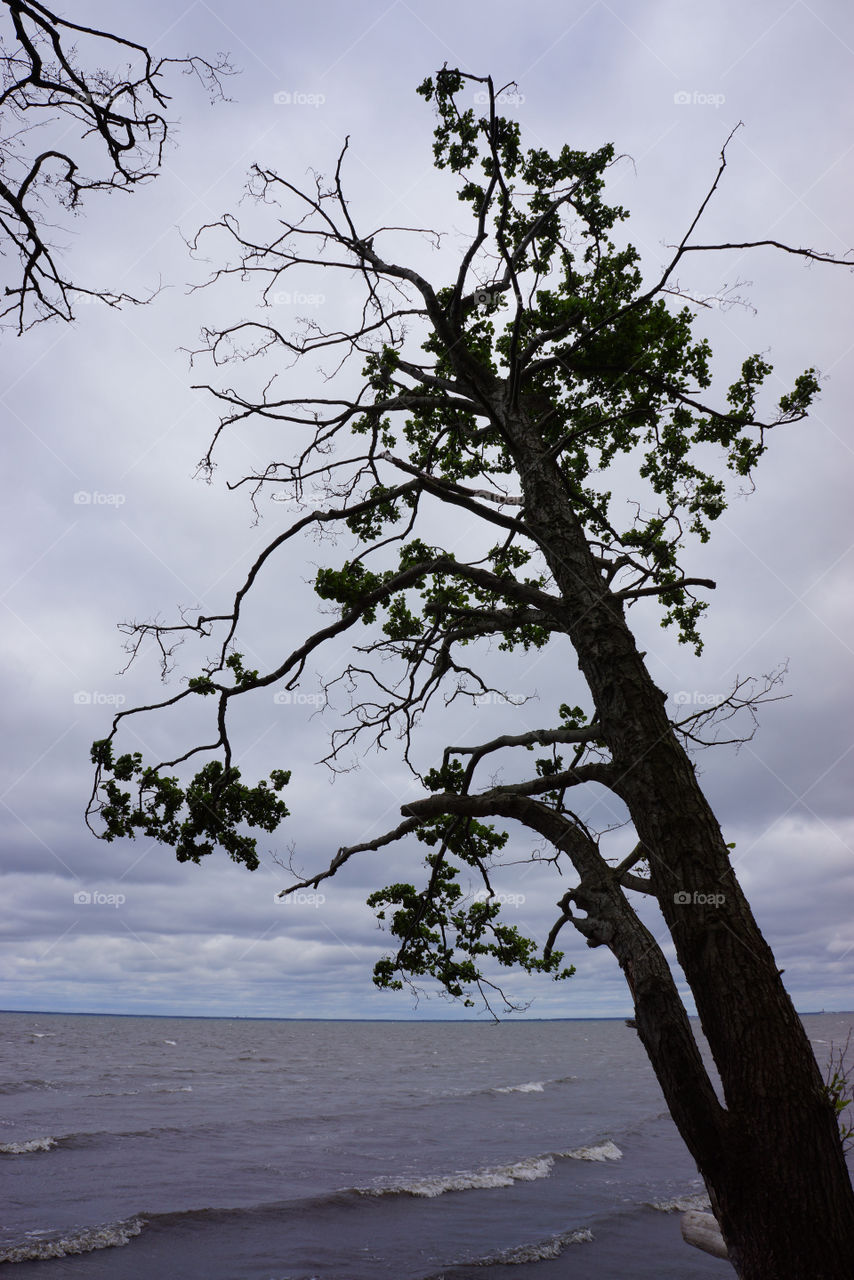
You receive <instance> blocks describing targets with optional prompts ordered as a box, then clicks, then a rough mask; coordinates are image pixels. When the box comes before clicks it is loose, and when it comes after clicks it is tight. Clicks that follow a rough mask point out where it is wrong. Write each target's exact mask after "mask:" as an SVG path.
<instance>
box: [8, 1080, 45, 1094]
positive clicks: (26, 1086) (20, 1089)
mask: <svg viewBox="0 0 854 1280" xmlns="http://www.w3.org/2000/svg"><path fill="white" fill-rule="evenodd" d="M57 1087H58V1086H57V1085H55V1084H53V1083H51V1081H50V1080H3V1081H0V1093H32V1092H33V1091H34V1090H37V1089H56V1088H57Z"/></svg>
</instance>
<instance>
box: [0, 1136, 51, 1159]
mask: <svg viewBox="0 0 854 1280" xmlns="http://www.w3.org/2000/svg"><path fill="white" fill-rule="evenodd" d="M59 1142H60V1139H59V1138H30V1139H29V1141H27V1142H0V1153H1V1154H2V1155H4V1156H23V1155H27V1154H28V1153H29V1152H30V1151H50V1149H51V1147H55V1146H57V1145H58V1143H59Z"/></svg>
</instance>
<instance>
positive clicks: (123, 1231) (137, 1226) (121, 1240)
mask: <svg viewBox="0 0 854 1280" xmlns="http://www.w3.org/2000/svg"><path fill="white" fill-rule="evenodd" d="M144 1226H145V1220H144V1219H142V1218H127V1219H126V1220H125V1221H124V1222H108V1223H105V1224H104V1225H102V1226H98V1227H85V1228H83V1230H81V1231H76V1232H75V1233H74V1234H73V1235H67V1236H59V1237H54V1238H53V1239H41V1240H36V1239H32V1240H28V1241H27V1242H26V1244H18V1245H11V1246H10V1247H9V1248H7V1249H0V1262H35V1261H37V1260H40V1259H46V1258H67V1257H68V1256H69V1255H70V1254H74V1253H92V1252H93V1250H95V1249H112V1248H116V1247H119V1246H121V1245H125V1244H128V1243H129V1241H131V1240H132V1239H133V1237H134V1236H138V1235H139V1233H140V1232H141V1231H142V1229H143V1227H144Z"/></svg>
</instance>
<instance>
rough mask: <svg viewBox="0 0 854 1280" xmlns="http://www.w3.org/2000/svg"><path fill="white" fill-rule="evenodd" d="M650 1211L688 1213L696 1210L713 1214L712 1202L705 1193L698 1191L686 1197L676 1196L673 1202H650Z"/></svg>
mask: <svg viewBox="0 0 854 1280" xmlns="http://www.w3.org/2000/svg"><path fill="white" fill-rule="evenodd" d="M648 1204H649V1207H650V1209H658V1211H659V1213H688V1212H689V1211H690V1210H691V1209H696V1210H697V1211H698V1212H699V1213H711V1210H712V1202H711V1200H710V1199H709V1197H708V1196H707V1195H706V1193H705V1191H696V1192H693V1193H691V1194H689V1195H685V1196H674V1197H673V1199H672V1200H656V1201H648Z"/></svg>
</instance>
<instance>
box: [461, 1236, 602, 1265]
mask: <svg viewBox="0 0 854 1280" xmlns="http://www.w3.org/2000/svg"><path fill="white" fill-rule="evenodd" d="M593 1238H594V1237H593V1232H592V1231H590V1230H589V1229H588V1228H587V1227H583V1228H581V1229H580V1230H578V1231H562V1232H561V1234H560V1235H557V1236H549V1238H548V1239H547V1240H538V1241H536V1242H535V1243H534V1244H523V1245H519V1246H517V1248H515V1249H502V1250H501V1252H500V1253H493V1254H490V1256H489V1257H487V1258H478V1259H477V1260H476V1261H475V1262H471V1263H469V1264H468V1265H469V1266H474V1267H495V1266H507V1265H510V1266H519V1265H520V1264H521V1263H524V1262H547V1261H548V1260H549V1259H550V1258H559V1257H560V1255H561V1254H562V1253H563V1251H564V1249H565V1248H566V1247H567V1245H571V1244H590V1243H591V1242H592V1241H593Z"/></svg>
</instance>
